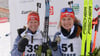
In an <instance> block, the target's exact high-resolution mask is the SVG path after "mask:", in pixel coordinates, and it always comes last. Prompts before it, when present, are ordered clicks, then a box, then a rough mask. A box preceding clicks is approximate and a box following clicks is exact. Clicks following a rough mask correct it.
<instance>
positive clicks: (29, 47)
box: [25, 31, 42, 56]
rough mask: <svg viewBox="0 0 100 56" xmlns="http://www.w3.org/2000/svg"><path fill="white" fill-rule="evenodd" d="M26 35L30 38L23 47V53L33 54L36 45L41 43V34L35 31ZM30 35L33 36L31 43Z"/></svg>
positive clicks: (30, 55) (31, 55)
mask: <svg viewBox="0 0 100 56" xmlns="http://www.w3.org/2000/svg"><path fill="white" fill-rule="evenodd" d="M27 36H29V37H30V39H29V43H28V45H27V46H26V47H25V55H26V56H27V55H28V56H33V55H34V54H35V50H36V49H38V46H39V45H42V35H41V33H40V32H38V31H37V32H36V34H31V33H27ZM31 36H33V43H32V42H31V41H32V39H31Z"/></svg>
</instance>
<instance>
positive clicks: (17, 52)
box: [11, 36, 22, 56]
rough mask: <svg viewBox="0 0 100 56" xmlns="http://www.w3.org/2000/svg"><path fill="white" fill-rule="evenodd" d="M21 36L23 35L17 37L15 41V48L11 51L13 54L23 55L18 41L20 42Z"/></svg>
mask: <svg viewBox="0 0 100 56" xmlns="http://www.w3.org/2000/svg"><path fill="white" fill-rule="evenodd" d="M20 38H21V37H19V36H17V38H16V40H15V42H14V46H13V49H12V51H11V56H22V53H21V52H19V51H18V42H19V40H20Z"/></svg>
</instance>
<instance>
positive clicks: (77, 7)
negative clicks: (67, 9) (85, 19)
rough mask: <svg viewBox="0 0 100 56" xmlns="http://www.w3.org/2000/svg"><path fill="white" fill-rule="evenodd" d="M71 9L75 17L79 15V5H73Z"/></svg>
mask: <svg viewBox="0 0 100 56" xmlns="http://www.w3.org/2000/svg"><path fill="white" fill-rule="evenodd" d="M72 8H73V10H74V13H75V15H78V14H79V4H73V5H72Z"/></svg>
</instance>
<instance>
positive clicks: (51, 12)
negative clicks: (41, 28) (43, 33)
mask: <svg viewBox="0 0 100 56" xmlns="http://www.w3.org/2000/svg"><path fill="white" fill-rule="evenodd" d="M50 15H54V7H53V6H50Z"/></svg>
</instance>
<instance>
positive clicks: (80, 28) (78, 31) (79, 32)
mask: <svg viewBox="0 0 100 56" xmlns="http://www.w3.org/2000/svg"><path fill="white" fill-rule="evenodd" d="M76 28H77V32H76V36H77V37H79V36H80V37H81V38H82V36H81V35H82V25H81V24H76Z"/></svg>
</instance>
